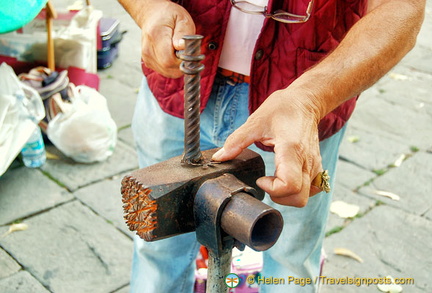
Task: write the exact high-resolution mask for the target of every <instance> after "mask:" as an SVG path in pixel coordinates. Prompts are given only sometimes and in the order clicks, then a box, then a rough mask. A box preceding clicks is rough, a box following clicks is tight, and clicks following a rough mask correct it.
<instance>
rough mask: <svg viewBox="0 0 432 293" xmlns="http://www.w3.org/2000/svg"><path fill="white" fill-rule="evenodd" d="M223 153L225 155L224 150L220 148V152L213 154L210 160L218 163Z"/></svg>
mask: <svg viewBox="0 0 432 293" xmlns="http://www.w3.org/2000/svg"><path fill="white" fill-rule="evenodd" d="M224 153H225V149H224V148H221V149H220V150H218V151H217V152H216V153H214V154H213V156H212V160H215V161H220V160H221V158H222V156H223V155H224Z"/></svg>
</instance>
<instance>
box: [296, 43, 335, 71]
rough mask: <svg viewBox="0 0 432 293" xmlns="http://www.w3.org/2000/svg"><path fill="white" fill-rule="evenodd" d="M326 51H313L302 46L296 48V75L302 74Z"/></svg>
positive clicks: (319, 59)
mask: <svg viewBox="0 0 432 293" xmlns="http://www.w3.org/2000/svg"><path fill="white" fill-rule="evenodd" d="M327 55H328V53H326V52H315V51H310V50H307V49H304V48H297V50H296V67H295V68H296V72H295V74H296V77H299V76H300V75H302V74H303V73H304V72H305V71H306V70H307V69H309V68H310V67H312V66H314V65H315V64H317V63H318V62H319V61H321V60H322V59H323V58H324V57H325V56H327Z"/></svg>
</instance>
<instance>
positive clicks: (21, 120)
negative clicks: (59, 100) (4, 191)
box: [0, 63, 45, 176]
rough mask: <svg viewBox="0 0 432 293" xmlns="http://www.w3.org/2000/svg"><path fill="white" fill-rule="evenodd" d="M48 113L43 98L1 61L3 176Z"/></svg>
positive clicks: (0, 167) (0, 171)
mask: <svg viewBox="0 0 432 293" xmlns="http://www.w3.org/2000/svg"><path fill="white" fill-rule="evenodd" d="M43 117H45V109H44V107H43V103H42V99H41V98H40V96H39V94H38V93H37V91H36V90H34V89H33V88H31V87H29V86H27V85H25V84H23V83H22V82H20V81H19V80H18V77H17V76H16V75H15V72H14V71H13V69H12V68H11V67H10V66H9V65H7V64H6V63H2V64H1V65H0V176H1V175H2V174H3V173H4V172H5V171H6V170H7V168H8V167H9V166H10V164H11V163H12V161H13V160H14V159H15V158H16V156H17V155H18V154H19V153H20V151H21V149H22V147H23V146H24V144H25V143H26V142H27V140H28V139H29V137H30V135H31V133H33V131H34V130H35V128H36V126H37V123H39V121H40V120H42V118H43Z"/></svg>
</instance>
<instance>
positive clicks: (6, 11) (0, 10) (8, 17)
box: [0, 0, 48, 34]
mask: <svg viewBox="0 0 432 293" xmlns="http://www.w3.org/2000/svg"><path fill="white" fill-rule="evenodd" d="M47 2H48V0H0V34H3V33H8V32H12V31H14V30H17V29H19V28H21V27H23V26H24V25H26V24H27V23H29V22H30V21H32V20H33V19H34V18H35V17H36V16H37V15H38V14H39V12H40V11H41V10H42V8H43V7H44V6H45V5H46V3H47Z"/></svg>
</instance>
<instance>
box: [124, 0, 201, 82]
mask: <svg viewBox="0 0 432 293" xmlns="http://www.w3.org/2000/svg"><path fill="white" fill-rule="evenodd" d="M119 2H120V4H121V5H123V7H124V8H125V9H126V11H127V12H128V13H129V14H130V15H131V16H132V18H133V19H134V20H135V22H136V23H137V24H138V26H139V27H140V28H141V35H142V39H141V57H142V60H143V62H144V64H145V66H146V67H148V68H151V69H153V70H155V71H157V72H159V73H160V74H162V75H164V76H166V77H171V78H178V77H181V76H182V72H181V71H180V69H179V65H180V60H179V59H177V58H176V56H175V53H174V52H175V50H182V49H184V43H183V40H182V37H183V36H184V35H191V34H195V24H194V22H193V20H192V18H191V16H190V15H189V13H188V12H187V11H186V10H185V9H184V8H183V7H181V6H180V5H177V4H175V3H173V2H171V1H169V0H119Z"/></svg>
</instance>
